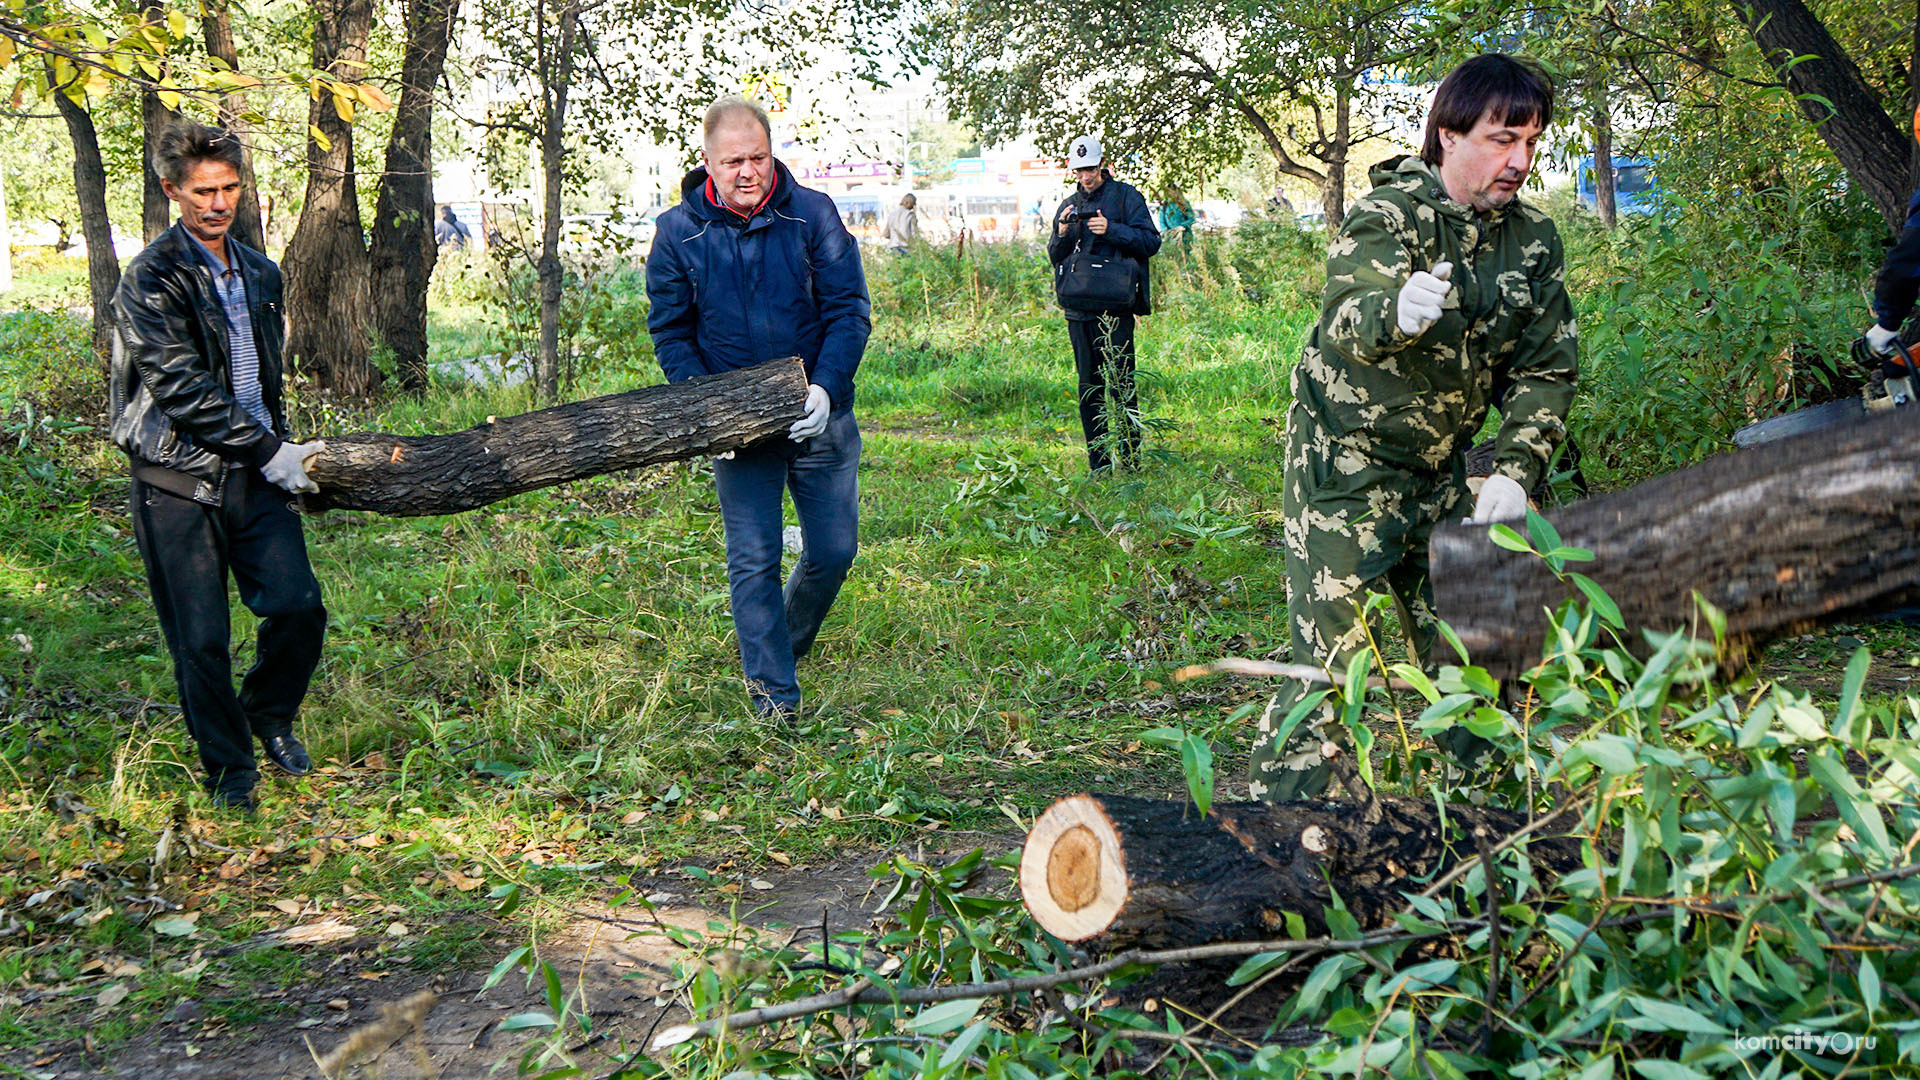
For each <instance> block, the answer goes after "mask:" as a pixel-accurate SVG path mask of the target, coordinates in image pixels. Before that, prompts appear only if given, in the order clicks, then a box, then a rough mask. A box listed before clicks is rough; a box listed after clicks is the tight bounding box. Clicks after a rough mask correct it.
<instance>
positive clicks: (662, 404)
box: [305, 358, 807, 516]
mask: <svg viewBox="0 0 1920 1080" xmlns="http://www.w3.org/2000/svg"><path fill="white" fill-rule="evenodd" d="M806 397H807V376H806V372H805V370H804V369H803V368H802V367H801V364H800V361H799V359H798V358H789V359H783V360H769V361H767V362H766V363H764V364H761V365H759V366H757V367H751V368H743V369H741V370H738V371H728V372H723V373H721V374H718V375H700V376H697V377H695V378H692V379H688V380H686V381H685V382H680V383H671V384H668V385H664V386H645V387H641V388H640V389H638V390H629V391H627V392H626V393H624V394H612V395H609V396H606V397H597V398H590V399H588V400H586V401H575V402H569V403H568V404H565V405H556V406H553V407H552V408H548V409H541V410H540V411H538V412H531V413H524V414H522V415H520V416H503V417H498V418H492V417H489V418H488V420H487V422H486V423H484V424H481V425H480V426H478V427H473V428H468V429H467V430H465V431H459V432H454V433H453V434H450V435H390V434H387V433H385V432H358V433H355V434H351V435H333V436H328V437H327V438H326V440H325V442H326V446H325V448H323V449H322V450H321V451H320V452H319V454H318V455H317V456H315V457H314V458H313V459H311V462H310V464H308V466H307V472H308V473H309V474H310V475H311V476H312V477H313V480H314V482H315V483H317V484H319V485H320V491H319V493H318V494H315V495H310V496H308V497H307V500H306V504H305V505H306V508H307V509H309V510H327V509H337V510H372V511H376V512H378V513H382V514H394V515H398V516H412V515H420V514H453V513H459V512H461V511H465V510H472V509H474V508H475V507H479V506H485V505H487V504H488V503H492V502H496V501H498V500H500V499H504V498H506V497H508V496H510V495H518V494H520V493H521V492H526V491H534V490H537V489H540V488H545V487H552V486H553V485H555V484H561V483H566V482H567V481H570V480H582V479H585V478H587V477H590V476H599V475H601V474H603V473H610V472H615V471H617V470H620V469H635V468H640V467H641V466H645V465H657V464H660V463H662V462H667V461H679V460H683V459H686V458H694V457H711V456H713V455H715V454H719V453H721V452H723V451H728V450H739V449H741V448H743V447H747V446H751V445H753V444H754V443H757V442H759V441H761V440H763V439H784V438H786V435H787V430H788V428H790V427H791V426H792V425H793V422H794V421H795V420H798V419H800V416H801V414H802V412H803V408H802V406H803V404H804V402H805V401H806Z"/></svg>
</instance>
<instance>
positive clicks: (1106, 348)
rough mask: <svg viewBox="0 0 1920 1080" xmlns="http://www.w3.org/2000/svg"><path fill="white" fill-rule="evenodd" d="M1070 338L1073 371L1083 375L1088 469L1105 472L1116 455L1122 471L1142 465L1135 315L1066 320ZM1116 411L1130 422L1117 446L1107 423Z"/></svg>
mask: <svg viewBox="0 0 1920 1080" xmlns="http://www.w3.org/2000/svg"><path fill="white" fill-rule="evenodd" d="M1067 337H1068V339H1069V340H1071V341H1072V342H1073V366H1074V368H1075V369H1077V370H1078V371H1079V373H1080V430H1081V431H1083V432H1084V433H1085V434H1086V437H1087V465H1088V466H1089V467H1091V468H1095V469H1104V468H1107V467H1108V466H1110V465H1112V464H1113V463H1114V462H1113V457H1112V455H1113V452H1114V451H1115V450H1118V451H1119V452H1120V464H1121V466H1122V467H1123V468H1133V467H1135V466H1137V465H1139V463H1140V408H1139V404H1140V395H1139V392H1138V390H1137V389H1136V388H1135V386H1134V382H1133V313H1132V312H1105V313H1102V314H1100V315H1097V316H1095V317H1094V318H1091V319H1068V320H1067ZM1109 369H1111V374H1112V376H1113V383H1112V385H1111V386H1109V385H1108V382H1107V376H1108V374H1109ZM1109 397H1111V399H1112V400H1111V404H1109ZM1114 410H1118V411H1119V413H1120V414H1122V415H1124V416H1125V418H1126V424H1125V426H1124V428H1123V430H1122V431H1121V432H1120V438H1119V443H1118V445H1117V446H1116V445H1114V444H1113V443H1112V441H1110V440H1109V439H1108V438H1107V417H1108V415H1109V413H1110V412H1112V411H1114Z"/></svg>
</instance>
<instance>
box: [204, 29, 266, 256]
mask: <svg viewBox="0 0 1920 1080" xmlns="http://www.w3.org/2000/svg"><path fill="white" fill-rule="evenodd" d="M203 10H204V11H205V12H206V15H205V20H206V32H207V55H208V56H212V57H215V58H217V59H219V60H220V62H221V63H223V64H225V65H227V70H229V71H236V72H237V71H239V70H240V51H239V50H238V49H236V48H234V45H233V13H232V9H231V8H230V6H229V4H228V0H205V7H204V9H203ZM246 112H247V95H246V94H245V93H243V92H241V91H239V90H235V91H233V92H231V93H229V94H226V95H225V96H223V97H222V98H221V99H220V126H221V127H223V128H226V129H227V130H228V131H230V132H232V133H233V137H234V138H235V139H236V140H238V141H239V143H240V202H239V203H238V204H237V205H235V206H234V208H233V224H232V225H231V226H230V227H229V228H228V230H227V232H228V234H229V235H231V236H233V237H234V238H236V239H238V240H239V241H240V242H241V243H243V244H245V245H247V246H248V247H250V248H252V249H253V250H255V251H265V250H266V249H267V234H266V228H265V223H264V222H262V221H261V220H260V189H259V187H258V185H256V184H255V182H254V177H253V127H252V125H250V124H248V123H247V119H246Z"/></svg>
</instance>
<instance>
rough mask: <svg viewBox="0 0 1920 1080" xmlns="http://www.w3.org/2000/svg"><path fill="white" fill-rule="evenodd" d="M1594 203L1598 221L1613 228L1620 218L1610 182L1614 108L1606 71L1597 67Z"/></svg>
mask: <svg viewBox="0 0 1920 1080" xmlns="http://www.w3.org/2000/svg"><path fill="white" fill-rule="evenodd" d="M1592 93H1593V205H1594V209H1595V210H1596V211H1598V212H1599V214H1600V224H1601V225H1603V226H1605V227H1606V228H1608V229H1612V228H1613V227H1614V226H1615V225H1617V224H1619V221H1620V209H1619V203H1618V202H1617V201H1616V194H1615V191H1614V186H1613V110H1612V108H1611V106H1609V104H1608V102H1607V72H1606V69H1605V68H1604V67H1601V68H1596V69H1595V71H1594V76H1593V90H1592Z"/></svg>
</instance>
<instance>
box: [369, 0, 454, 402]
mask: <svg viewBox="0 0 1920 1080" xmlns="http://www.w3.org/2000/svg"><path fill="white" fill-rule="evenodd" d="M459 13H460V0H408V3H407V13H406V27H407V44H406V52H405V55H404V56H403V57H402V59H401V62H400V102H399V108H398V111H396V112H395V114H394V118H393V135H392V137H391V138H390V139H389V140H388V142H387V160H386V168H385V169H384V170H382V172H381V173H380V193H379V197H378V199H377V200H376V202H375V204H374V212H373V244H372V250H371V264H372V273H373V325H374V332H375V333H376V334H378V335H379V337H380V341H381V342H382V343H383V344H385V345H386V347H387V348H388V349H389V350H390V351H391V352H392V354H393V363H394V370H395V372H396V373H397V375H398V377H399V381H400V386H401V388H402V389H404V390H407V391H410V392H417V391H420V390H424V389H426V386H427V284H428V281H429V280H430V279H431V278H432V277H433V264H434V261H435V259H436V258H437V256H438V250H437V249H436V247H435V245H434V242H433V226H434V222H433V88H434V85H435V84H436V83H438V82H439V81H440V73H441V72H442V71H443V70H444V69H445V67H446V62H447V45H448V43H449V42H450V41H451V40H452V37H453V27H454V23H455V21H456V20H457V19H458V17H459Z"/></svg>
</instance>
